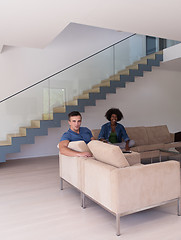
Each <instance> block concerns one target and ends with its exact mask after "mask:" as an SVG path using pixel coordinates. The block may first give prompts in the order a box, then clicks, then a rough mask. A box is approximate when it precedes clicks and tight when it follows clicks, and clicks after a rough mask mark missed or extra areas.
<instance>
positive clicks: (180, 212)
mask: <svg viewBox="0 0 181 240" xmlns="http://www.w3.org/2000/svg"><path fill="white" fill-rule="evenodd" d="M177 214H178V216H181V208H180V198H178V199H177Z"/></svg>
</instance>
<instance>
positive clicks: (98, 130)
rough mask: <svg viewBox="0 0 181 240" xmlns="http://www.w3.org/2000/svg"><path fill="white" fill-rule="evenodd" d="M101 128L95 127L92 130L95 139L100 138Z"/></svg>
mask: <svg viewBox="0 0 181 240" xmlns="http://www.w3.org/2000/svg"><path fill="white" fill-rule="evenodd" d="M100 131H101V129H93V130H92V131H91V132H92V135H93V137H94V138H95V139H98V137H99V133H100Z"/></svg>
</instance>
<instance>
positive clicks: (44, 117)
mask: <svg viewBox="0 0 181 240" xmlns="http://www.w3.org/2000/svg"><path fill="white" fill-rule="evenodd" d="M42 120H53V113H43V114H42Z"/></svg>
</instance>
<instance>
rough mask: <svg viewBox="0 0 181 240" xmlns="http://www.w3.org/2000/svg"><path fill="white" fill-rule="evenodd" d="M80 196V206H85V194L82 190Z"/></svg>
mask: <svg viewBox="0 0 181 240" xmlns="http://www.w3.org/2000/svg"><path fill="white" fill-rule="evenodd" d="M80 198H81V207H82V208H85V194H84V193H83V192H81V193H80Z"/></svg>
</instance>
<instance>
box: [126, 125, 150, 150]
mask: <svg viewBox="0 0 181 240" xmlns="http://www.w3.org/2000/svg"><path fill="white" fill-rule="evenodd" d="M126 132H127V134H128V136H129V138H130V139H133V140H134V141H135V146H140V145H147V144H148V135H147V132H146V129H145V127H128V128H126Z"/></svg>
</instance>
